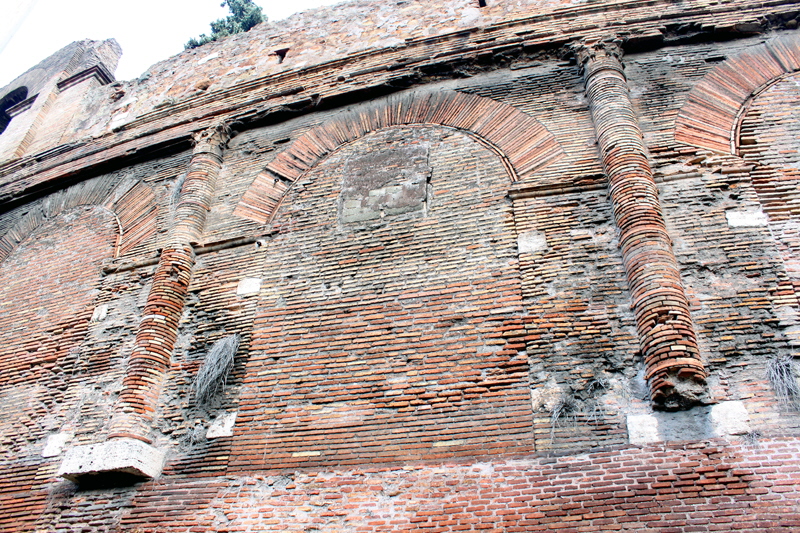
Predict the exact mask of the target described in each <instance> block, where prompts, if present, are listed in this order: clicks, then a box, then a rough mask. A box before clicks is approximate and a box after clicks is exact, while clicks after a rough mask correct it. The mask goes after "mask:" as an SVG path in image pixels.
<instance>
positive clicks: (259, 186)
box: [233, 91, 564, 224]
mask: <svg viewBox="0 0 800 533" xmlns="http://www.w3.org/2000/svg"><path fill="white" fill-rule="evenodd" d="M395 126H441V127H447V128H452V129H454V130H457V131H459V132H461V133H465V134H467V135H469V136H470V137H471V138H473V139H475V140H476V141H478V142H479V143H480V144H482V145H483V146H485V147H487V148H489V149H490V150H491V151H493V152H494V153H495V154H497V155H498V156H499V157H500V160H501V161H502V162H503V164H504V166H505V168H506V170H507V172H508V174H509V176H510V178H511V180H512V181H517V180H519V179H523V178H525V177H527V176H529V175H531V174H533V173H534V172H536V171H538V170H540V169H542V168H544V167H545V166H547V165H549V164H551V163H553V162H555V161H558V160H559V159H561V158H562V157H564V150H563V149H562V148H561V145H560V144H559V143H558V141H557V140H556V138H555V137H554V136H553V134H552V133H550V131H548V130H547V128H545V127H544V126H543V125H542V124H541V123H540V122H539V121H538V120H536V119H535V118H533V117H531V116H530V115H527V114H526V113H523V112H522V111H520V110H518V109H517V108H515V107H513V106H511V105H508V104H504V103H501V102H497V101H495V100H492V99H491V98H486V97H482V96H477V95H473V94H466V93H460V92H456V91H442V92H431V93H416V92H415V93H408V94H403V95H395V96H392V97H389V98H387V99H384V100H380V101H377V102H370V103H368V104H363V105H361V106H358V107H357V108H355V109H352V110H350V111H348V112H346V113H343V114H342V115H340V116H338V117H336V118H334V119H332V120H329V121H328V122H326V123H324V124H321V125H320V126H317V127H315V128H312V129H311V130H309V131H307V132H306V133H304V134H302V135H301V136H299V137H298V138H297V139H295V140H294V142H292V144H291V145H289V147H287V148H286V150H284V151H283V152H281V153H280V154H278V155H277V156H276V157H275V159H273V160H272V162H270V163H269V164H268V165H267V166H266V168H265V170H264V171H262V172H261V173H260V174H259V175H258V176H257V177H256V178H255V180H254V181H253V182H252V184H251V185H250V187H249V188H248V189H247V191H245V193H244V195H243V196H242V198H241V200H240V201H239V203H238V205H237V206H236V209H235V210H234V212H233V214H234V215H236V216H239V217H241V218H245V219H248V220H252V221H254V222H257V223H261V224H263V223H268V222H269V221H270V220H271V219H272V217H273V215H274V214H275V212H276V209H277V207H278V205H279V204H280V203H281V201H282V199H283V197H284V195H285V194H286V192H287V191H288V190H289V189H290V188H291V186H292V185H293V184H294V183H295V182H297V180H298V179H299V178H300V177H301V176H303V175H304V174H305V173H306V172H308V171H309V170H311V169H312V168H313V167H314V166H316V164H317V163H319V162H320V161H321V160H322V159H323V158H325V157H327V156H328V155H330V154H331V153H332V152H334V151H335V150H337V149H338V148H340V147H342V146H344V145H346V144H348V143H350V142H352V141H354V140H356V139H359V138H360V137H363V136H364V135H366V134H368V133H372V132H376V131H379V130H382V129H386V128H391V127H395Z"/></svg>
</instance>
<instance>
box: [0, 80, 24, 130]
mask: <svg viewBox="0 0 800 533" xmlns="http://www.w3.org/2000/svg"><path fill="white" fill-rule="evenodd" d="M27 97H28V88H27V87H20V88H19V89H14V90H13V91H11V92H10V93H8V94H7V95H6V96H5V97H4V98H3V99H2V100H0V134H2V133H3V132H4V131H5V130H6V128H7V127H8V124H9V122H11V115H10V114H9V113H8V110H9V109H11V108H12V107H14V106H15V105H17V104H18V103H20V102H22V101H23V100H25V99H26V98H27Z"/></svg>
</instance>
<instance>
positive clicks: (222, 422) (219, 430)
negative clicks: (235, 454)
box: [206, 411, 237, 439]
mask: <svg viewBox="0 0 800 533" xmlns="http://www.w3.org/2000/svg"><path fill="white" fill-rule="evenodd" d="M236 414H237V412H236V411H234V412H233V413H228V414H225V415H222V416H218V417H217V418H216V419H215V420H214V422H213V423H212V424H211V427H209V428H208V431H207V432H206V438H207V439H216V438H218V437H230V436H232V435H233V425H234V424H236Z"/></svg>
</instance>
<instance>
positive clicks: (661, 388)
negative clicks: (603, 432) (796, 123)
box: [576, 43, 706, 410]
mask: <svg viewBox="0 0 800 533" xmlns="http://www.w3.org/2000/svg"><path fill="white" fill-rule="evenodd" d="M576 55H577V57H578V61H579V64H580V65H581V66H582V68H583V72H584V80H585V83H586V96H587V98H588V100H589V106H590V110H591V113H592V120H593V121H594V126H595V130H596V132H597V142H598V145H599V148H600V155H601V157H602V159H603V168H604V169H605V172H606V175H607V176H608V190H609V196H610V197H611V202H612V205H613V211H614V217H615V219H616V223H617V226H618V227H619V230H620V249H621V252H622V260H623V263H624V265H625V272H626V274H627V278H628V284H629V288H630V292H631V300H632V307H633V311H634V315H635V317H636V326H637V330H638V333H639V342H640V345H641V348H642V353H643V355H644V361H645V378H646V379H647V382H648V384H649V386H650V394H651V398H652V401H653V403H654V406H655V407H658V408H662V409H670V410H673V409H685V408H688V407H691V406H692V405H695V404H699V403H704V401H705V400H704V398H705V392H706V389H705V378H706V372H705V369H704V368H703V363H702V362H701V360H700V355H699V350H698V347H697V338H696V336H695V332H694V328H693V325H692V320H691V316H690V314H689V302H688V300H687V298H686V294H685V293H684V290H683V286H682V284H681V279H680V272H679V270H678V264H677V261H676V260H675V255H674V254H673V252H672V243H671V240H670V238H669V235H668V233H667V228H666V224H665V223H664V216H663V213H662V211H661V205H660V203H659V199H658V189H657V187H656V184H655V180H654V179H653V171H652V169H651V168H650V163H649V161H648V158H647V152H646V150H645V146H644V142H643V140H642V132H641V129H640V127H639V122H638V120H637V118H636V115H635V113H634V110H633V105H632V104H631V100H630V96H629V93H628V85H627V81H626V78H625V74H624V71H623V66H622V62H621V61H620V57H621V50H620V49H619V48H618V47H617V46H615V45H614V44H612V43H602V44H598V45H593V46H580V47H577V48H576Z"/></svg>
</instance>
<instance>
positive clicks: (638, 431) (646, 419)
mask: <svg viewBox="0 0 800 533" xmlns="http://www.w3.org/2000/svg"><path fill="white" fill-rule="evenodd" d="M628 440H629V441H630V443H631V444H649V443H651V442H658V441H660V440H661V436H660V434H659V432H658V419H657V418H656V417H655V416H653V415H628Z"/></svg>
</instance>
